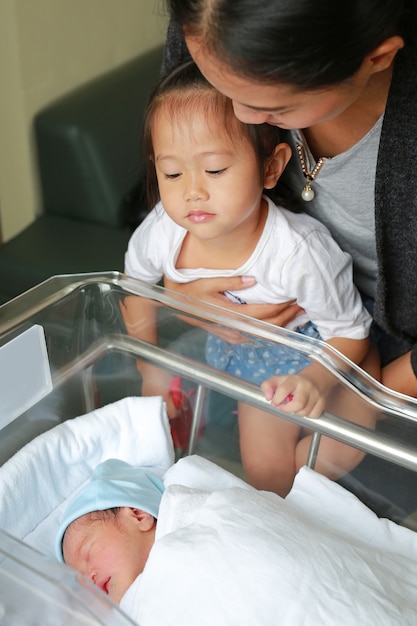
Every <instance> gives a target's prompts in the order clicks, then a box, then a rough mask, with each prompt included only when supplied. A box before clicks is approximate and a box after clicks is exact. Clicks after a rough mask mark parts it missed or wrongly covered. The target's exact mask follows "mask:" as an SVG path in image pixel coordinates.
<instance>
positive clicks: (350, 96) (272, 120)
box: [186, 37, 370, 129]
mask: <svg viewBox="0 0 417 626" xmlns="http://www.w3.org/2000/svg"><path fill="white" fill-rule="evenodd" d="M186 42H187V46H188V49H189V51H190V54H191V56H192V57H193V59H194V61H195V62H196V63H197V65H198V67H199V68H200V70H201V72H202V74H203V75H204V76H205V77H206V78H207V80H208V81H209V82H210V83H211V84H212V85H213V86H214V87H216V89H218V90H219V91H220V92H221V93H223V94H225V95H226V96H228V97H229V98H230V99H231V100H232V101H233V108H234V111H235V115H236V117H238V118H239V119H240V120H241V121H242V122H245V123H246V124H262V123H264V122H266V123H268V124H272V125H274V126H279V127H280V128H284V129H294V128H300V129H302V128H309V127H310V126H314V125H316V124H319V123H321V122H325V121H327V120H329V119H333V118H335V117H337V116H338V115H340V114H341V113H342V112H343V111H345V110H346V109H347V108H349V107H350V106H351V105H352V104H353V103H354V102H355V101H356V100H357V99H358V98H359V97H360V96H361V95H362V94H363V91H364V90H365V88H366V86H367V84H368V80H369V77H370V68H369V67H368V66H367V65H366V63H364V64H363V66H362V67H361V68H360V69H359V70H358V72H357V73H356V74H355V76H354V77H353V78H352V80H351V81H349V82H348V83H344V84H343V85H336V86H335V87H332V88H331V89H321V90H315V91H304V92H303V91H297V90H295V88H294V87H292V86H291V85H287V84H279V83H277V84H273V85H267V84H263V83H261V82H255V81H251V80H250V79H249V78H242V77H240V76H237V75H236V74H234V73H233V72H232V70H231V69H230V68H229V67H228V66H226V65H222V64H221V62H219V60H218V59H216V58H215V57H214V56H212V55H209V54H208V53H207V49H206V48H205V47H204V45H202V44H201V43H200V41H199V40H198V39H196V38H191V37H188V38H186Z"/></svg>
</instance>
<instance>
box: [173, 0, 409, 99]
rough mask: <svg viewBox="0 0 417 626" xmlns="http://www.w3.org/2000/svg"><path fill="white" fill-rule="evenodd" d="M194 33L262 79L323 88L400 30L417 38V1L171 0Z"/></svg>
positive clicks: (345, 75)
mask: <svg viewBox="0 0 417 626" xmlns="http://www.w3.org/2000/svg"><path fill="white" fill-rule="evenodd" d="M167 5H168V8H169V10H170V11H171V16H172V18H173V19H174V20H175V21H177V22H178V24H180V25H181V27H182V28H183V31H184V34H185V35H186V36H187V35H189V36H197V37H201V38H202V40H203V45H204V46H206V48H207V50H208V52H209V53H212V54H214V56H216V57H217V58H218V59H219V60H221V61H223V62H224V63H225V64H226V65H228V66H229V67H230V68H231V69H232V70H233V71H235V72H236V73H237V74H240V75H242V76H245V77H248V78H251V79H254V80H256V81H258V82H263V83H270V84H273V83H275V82H282V83H287V84H290V85H294V86H295V87H296V88H298V89H300V90H303V89H306V90H308V89H320V88H324V87H330V86H331V85H335V84H339V83H342V82H344V81H346V80H348V79H349V78H351V77H352V76H353V75H354V74H355V73H356V71H357V70H358V69H359V67H360V66H361V64H362V62H363V59H364V58H365V56H366V55H367V54H369V53H370V52H371V51H372V50H373V49H375V48H376V47H377V46H378V45H379V44H380V43H382V42H383V41H384V40H385V39H387V38H388V37H391V36H393V35H400V36H401V37H403V38H404V40H405V43H406V45H407V44H408V43H412V42H414V43H415V41H416V39H417V26H416V23H417V22H416V16H417V0H343V1H342V0H268V1H267V2H264V3H262V2H259V0H167Z"/></svg>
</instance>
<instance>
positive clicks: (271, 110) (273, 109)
mask: <svg viewBox="0 0 417 626" xmlns="http://www.w3.org/2000/svg"><path fill="white" fill-rule="evenodd" d="M240 106H243V107H246V108H247V109H252V111H262V112H265V113H280V112H281V111H286V110H288V109H289V108H290V106H282V107H280V106H276V107H259V106H255V105H254V104H253V105H252V104H244V103H240Z"/></svg>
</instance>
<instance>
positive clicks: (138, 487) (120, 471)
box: [55, 459, 164, 562]
mask: <svg viewBox="0 0 417 626" xmlns="http://www.w3.org/2000/svg"><path fill="white" fill-rule="evenodd" d="M163 491H164V484H163V482H162V480H161V479H160V478H158V476H156V475H155V474H153V473H152V472H148V471H147V470H144V469H143V468H141V467H135V466H134V465H129V463H125V461H120V460H118V459H108V460H107V461H104V462H103V463H100V465H98V466H97V467H96V469H95V470H94V472H93V474H92V476H91V479H90V480H89V481H88V483H87V484H86V485H85V487H83V488H82V489H81V490H80V491H79V492H78V493H77V494H76V495H75V496H74V498H73V500H71V502H70V503H69V505H68V506H67V508H66V509H65V511H64V515H63V518H62V522H61V525H60V527H59V530H58V532H57V535H56V539H55V553H56V555H57V557H58V560H59V561H61V562H64V557H63V554H62V539H63V537H64V533H65V531H66V529H67V528H68V526H69V525H70V524H71V522H73V521H74V520H76V519H77V518H78V517H81V516H82V515H85V514H86V513H91V512H92V511H103V510H105V509H110V508H113V507H118V506H129V507H133V508H135V509H141V510H142V511H146V513H150V514H151V515H152V516H153V517H155V518H156V517H158V511H159V505H160V502H161V498H162V493H163Z"/></svg>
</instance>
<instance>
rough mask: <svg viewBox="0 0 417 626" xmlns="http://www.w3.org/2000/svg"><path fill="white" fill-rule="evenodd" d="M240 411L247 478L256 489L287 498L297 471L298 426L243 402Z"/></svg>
mask: <svg viewBox="0 0 417 626" xmlns="http://www.w3.org/2000/svg"><path fill="white" fill-rule="evenodd" d="M238 413H239V435H240V452H241V457H242V463H243V467H244V470H245V474H246V480H247V481H248V482H249V483H250V484H251V485H253V486H254V487H256V488H257V489H263V490H266V491H274V492H275V493H277V494H278V495H280V496H282V497H285V496H286V495H287V494H288V492H289V491H290V489H291V487H292V484H293V481H294V476H295V473H296V464H295V451H296V446H297V442H298V438H299V435H300V428H299V426H297V425H296V424H292V423H291V422H287V421H286V420H283V419H281V418H279V417H276V416H275V415H272V414H271V413H267V412H264V411H261V410H259V409H256V408H254V407H252V406H249V405H247V404H243V403H242V402H240V403H239V410H238Z"/></svg>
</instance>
